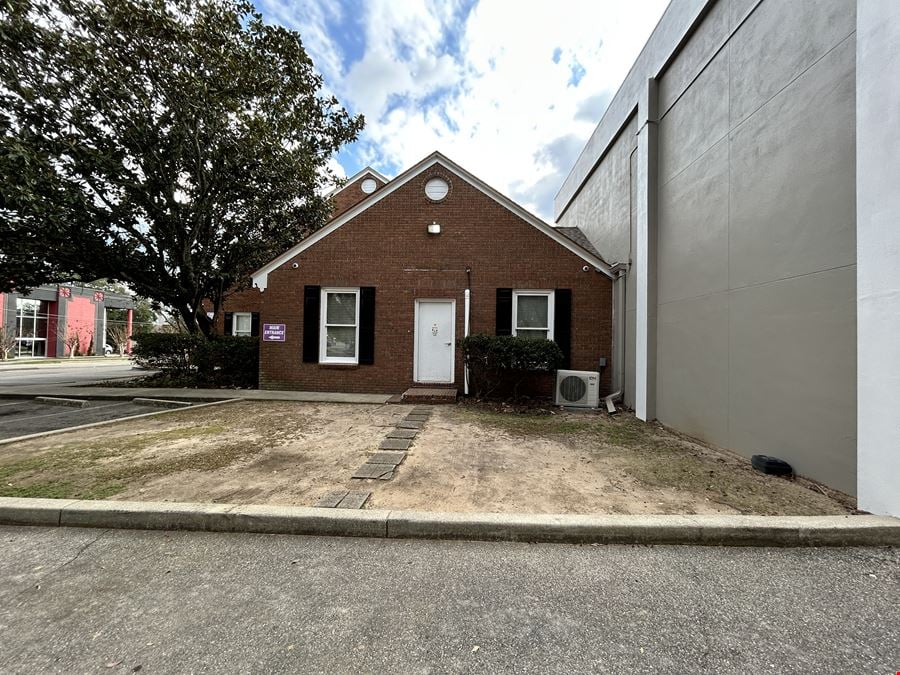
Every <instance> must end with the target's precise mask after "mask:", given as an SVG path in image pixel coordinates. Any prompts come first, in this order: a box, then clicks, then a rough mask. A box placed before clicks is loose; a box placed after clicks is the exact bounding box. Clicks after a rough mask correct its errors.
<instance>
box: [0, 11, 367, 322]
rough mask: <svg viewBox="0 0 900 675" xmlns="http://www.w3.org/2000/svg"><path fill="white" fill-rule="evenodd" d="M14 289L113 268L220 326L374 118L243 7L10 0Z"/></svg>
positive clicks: (321, 207)
mask: <svg viewBox="0 0 900 675" xmlns="http://www.w3.org/2000/svg"><path fill="white" fill-rule="evenodd" d="M0 53H2V54H3V56H2V58H0V137H2V138H0V287H2V290H11V289H18V290H24V289H27V288H29V287H33V286H34V285H37V284H40V283H44V282H49V281H58V280H60V279H65V278H81V279H93V278H98V277H105V278H107V279H110V280H114V281H120V282H123V283H126V284H127V285H128V286H129V287H130V288H131V289H133V290H134V291H135V292H136V293H137V294H139V295H141V296H144V297H147V298H152V299H153V300H155V301H157V302H159V303H162V304H164V305H168V306H171V307H173V308H174V309H175V310H176V311H177V312H178V314H179V315H180V316H181V317H182V318H183V319H184V321H185V323H186V325H187V326H188V327H189V329H190V330H192V331H203V332H205V333H208V332H210V330H211V329H212V323H211V321H210V320H209V319H208V318H207V315H206V312H205V311H204V310H203V308H202V302H203V300H204V298H208V299H209V300H210V301H212V303H213V305H214V308H215V310H216V312H218V310H219V307H220V304H221V301H222V298H223V296H224V294H225V293H227V292H228V291H229V289H231V288H233V287H235V285H240V284H241V283H244V282H245V280H246V279H247V276H248V274H249V273H250V272H251V271H253V270H254V269H255V268H257V267H259V266H260V265H262V264H264V263H265V262H267V261H268V260H270V259H271V258H273V257H274V256H275V255H277V254H279V253H281V252H282V251H284V250H285V249H287V248H289V247H290V246H291V245H293V244H294V243H296V242H297V240H299V239H301V238H302V237H303V236H305V235H306V234H308V233H309V232H310V231H312V230H314V229H317V228H318V227H321V225H322V224H323V223H324V222H325V220H326V218H327V216H328V210H329V204H328V201H327V199H325V198H324V197H322V196H321V195H322V194H323V191H324V189H325V188H327V187H328V186H330V185H331V184H333V183H334V182H335V178H334V176H333V174H332V173H331V172H330V171H329V169H328V160H329V159H330V158H331V157H332V155H333V154H334V153H335V152H336V151H337V149H338V148H340V147H341V145H343V144H344V143H347V142H349V141H352V140H353V139H355V138H356V136H357V134H358V133H359V131H360V129H361V128H362V124H363V120H362V118H361V117H360V116H356V117H353V116H351V115H349V114H348V113H347V111H346V110H344V109H343V108H342V107H341V106H340V104H339V103H338V101H337V100H336V99H335V98H334V97H333V96H330V95H327V94H325V93H323V91H322V78H321V76H320V75H319V74H318V73H317V72H316V70H315V68H314V66H313V63H312V61H311V60H310V58H309V57H308V56H307V54H306V52H305V50H304V48H303V44H302V42H301V40H300V35H299V34H297V33H296V32H294V31H290V30H288V29H285V28H282V27H279V26H272V25H267V24H265V23H264V22H263V20H262V17H261V16H260V14H259V13H258V12H256V10H255V9H254V8H253V6H252V5H251V4H250V3H249V2H245V1H243V0H0Z"/></svg>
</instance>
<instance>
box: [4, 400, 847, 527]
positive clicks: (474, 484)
mask: <svg viewBox="0 0 900 675" xmlns="http://www.w3.org/2000/svg"><path fill="white" fill-rule="evenodd" d="M411 408H412V406H388V405H347V404H337V403H320V404H315V403H287V402H284V403H280V402H238V403H229V404H226V405H221V406H211V407H208V408H201V409H197V410H190V409H188V410H182V411H178V412H175V413H172V414H170V415H163V416H160V417H151V418H145V419H140V420H133V421H126V422H122V423H118V424H113V425H109V426H106V427H101V428H97V429H87V430H83V431H75V432H70V433H66V434H60V435H58V436H51V437H47V438H44V439H34V440H31V441H25V442H22V443H16V444H12V445H9V446H3V447H2V448H0V496H25V497H59V498H83V499H127V500H145V501H199V502H228V503H239V504H250V503H256V504H294V505H304V506H310V505H313V504H315V502H316V501H317V500H318V499H319V498H320V497H321V496H322V495H324V494H325V493H326V492H329V491H331V490H337V489H345V490H371V491H372V498H371V500H370V502H369V503H368V504H367V508H385V509H416V510H429V511H440V510H444V511H468V512H473V511H493V512H516V511H518V512H531V513H633V514H643V513H700V514H702V513H747V514H771V515H812V514H838V513H846V512H848V511H849V510H852V508H853V506H854V504H853V500H852V498H850V497H848V496H846V495H842V494H841V493H836V492H833V491H830V490H828V489H826V488H823V487H822V486H819V485H817V484H815V483H812V482H810V481H804V480H802V479H797V480H785V479H782V478H775V477H771V476H764V475H762V474H759V473H757V472H755V471H753V469H752V468H751V467H750V463H749V462H748V461H747V460H745V459H743V458H741V457H738V456H737V455H734V454H732V453H728V452H724V451H722V450H719V449H717V448H714V447H711V446H707V445H704V444H702V443H698V442H696V441H694V440H692V439H690V438H687V437H684V436H681V435H679V434H677V433H675V432H672V431H670V430H668V429H665V428H664V427H662V426H661V425H658V424H645V423H643V422H640V421H639V420H637V419H635V418H634V417H633V416H631V415H626V414H622V415H618V416H616V417H609V416H607V415H605V414H591V413H586V414H582V413H568V412H560V411H559V410H558V409H551V408H542V407H539V406H538V407H531V408H522V409H519V410H518V412H515V411H510V410H508V409H506V408H503V407H496V406H494V407H478V406H471V405H459V406H435V407H434V413H433V415H432V417H431V419H430V420H429V421H428V422H426V424H425V428H424V429H423V430H422V431H421V432H420V433H419V435H418V437H417V438H416V439H415V441H414V443H413V445H412V448H411V450H410V453H409V455H408V456H407V458H406V460H405V461H404V462H403V464H402V465H401V466H400V468H399V470H398V471H397V472H396V473H395V477H394V479H393V480H391V481H387V482H385V481H377V480H361V481H360V480H353V479H351V478H350V475H351V474H352V473H353V471H354V470H355V469H356V468H357V467H358V466H359V465H361V464H362V463H363V462H364V461H365V460H366V457H367V456H368V454H369V453H370V452H372V451H374V450H375V449H377V447H378V444H379V442H380V441H381V440H382V439H383V438H384V437H385V436H386V435H387V433H388V432H389V431H390V430H391V429H392V428H394V426H395V425H396V423H397V422H398V421H399V420H400V419H401V418H402V417H403V416H404V415H405V414H406V413H408V412H409V410H410V409H411Z"/></svg>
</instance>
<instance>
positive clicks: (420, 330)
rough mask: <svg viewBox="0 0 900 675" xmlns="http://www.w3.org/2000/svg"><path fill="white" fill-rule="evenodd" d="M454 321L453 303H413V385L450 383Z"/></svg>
mask: <svg viewBox="0 0 900 675" xmlns="http://www.w3.org/2000/svg"><path fill="white" fill-rule="evenodd" d="M455 317H456V301H455V300H416V343H415V355H414V357H413V358H414V359H415V364H414V366H413V379H415V381H416V382H434V383H438V382H440V383H451V382H453V359H454V356H455V353H456V345H455V342H456V335H455V333H456V325H455Z"/></svg>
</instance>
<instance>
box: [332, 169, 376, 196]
mask: <svg viewBox="0 0 900 675" xmlns="http://www.w3.org/2000/svg"><path fill="white" fill-rule="evenodd" d="M367 173H370V174H372V175H373V176H375V177H376V178H378V179H379V180H381V181H383V182H384V183H390V182H391V180H390V179H389V178H388V177H387V176H385V175H383V174H381V173H379V172H378V171H376V170H375V169H373V168H372V167H371V166H367V167H366V168H365V169H362V170H361V171H357V172H356V173H355V174H353V175H352V176H350V178H348V179H347V182H346V183H344V184H343V185H341V186H340V187H336V188H334V189H332V190H331V191H330V192H327V193H326V194H325V196H326V197H334V196H335V195H336V194H337V193H338V192H340V191H341V190H343V189H344V188H347V187H350V186H351V185H353V183H355V182H356V181H357V180H359V179H360V178H362V177H363V176H365V175H366V174H367Z"/></svg>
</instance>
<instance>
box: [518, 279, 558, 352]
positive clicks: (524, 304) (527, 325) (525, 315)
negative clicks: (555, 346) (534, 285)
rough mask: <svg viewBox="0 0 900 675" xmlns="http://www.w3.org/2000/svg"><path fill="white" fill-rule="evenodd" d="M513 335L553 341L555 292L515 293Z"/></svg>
mask: <svg viewBox="0 0 900 675" xmlns="http://www.w3.org/2000/svg"><path fill="white" fill-rule="evenodd" d="M512 324H513V335H516V336H518V337H521V338H530V339H532V340H552V339H553V291H513V321H512Z"/></svg>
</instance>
